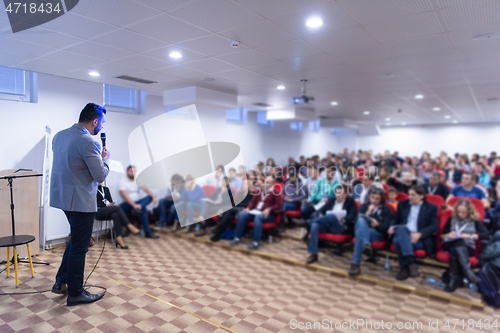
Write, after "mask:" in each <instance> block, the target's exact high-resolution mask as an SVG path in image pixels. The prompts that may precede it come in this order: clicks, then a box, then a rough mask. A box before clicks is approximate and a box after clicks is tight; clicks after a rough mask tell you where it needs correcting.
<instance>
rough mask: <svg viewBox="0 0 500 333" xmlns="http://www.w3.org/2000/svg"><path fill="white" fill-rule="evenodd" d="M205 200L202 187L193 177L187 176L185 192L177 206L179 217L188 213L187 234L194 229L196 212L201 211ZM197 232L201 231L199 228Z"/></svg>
mask: <svg viewBox="0 0 500 333" xmlns="http://www.w3.org/2000/svg"><path fill="white" fill-rule="evenodd" d="M203 198H205V192H203V190H202V189H201V187H200V185H197V184H196V183H195V181H194V177H193V176H191V175H187V176H186V181H185V182H184V190H183V191H182V194H181V197H180V199H179V202H178V203H177V204H176V205H177V210H178V214H179V216H180V215H181V214H184V213H187V217H186V223H185V225H186V229H185V232H186V233H188V232H190V231H191V229H192V224H193V223H194V222H195V221H194V215H195V213H196V212H199V211H200V209H201V203H202V199H203ZM197 230H199V228H197Z"/></svg>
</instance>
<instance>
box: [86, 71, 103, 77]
mask: <svg viewBox="0 0 500 333" xmlns="http://www.w3.org/2000/svg"><path fill="white" fill-rule="evenodd" d="M89 75H90V76H101V74H99V73H98V72H96V71H92V72H90V73H89Z"/></svg>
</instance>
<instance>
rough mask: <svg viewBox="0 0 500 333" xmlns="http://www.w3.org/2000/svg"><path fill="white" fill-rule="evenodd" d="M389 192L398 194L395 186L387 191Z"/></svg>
mask: <svg viewBox="0 0 500 333" xmlns="http://www.w3.org/2000/svg"><path fill="white" fill-rule="evenodd" d="M387 192H395V193H398V190H397V188H395V187H394V186H391V187H389V189H388V190H387Z"/></svg>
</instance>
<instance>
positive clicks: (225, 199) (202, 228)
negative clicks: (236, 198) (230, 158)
mask: <svg viewBox="0 0 500 333" xmlns="http://www.w3.org/2000/svg"><path fill="white" fill-rule="evenodd" d="M222 183H223V184H224V185H222V186H220V187H218V188H217V190H215V192H214V193H213V194H212V195H211V196H210V197H209V198H202V199H201V200H202V203H201V208H200V216H198V217H197V218H195V219H194V220H195V221H197V222H198V224H196V232H195V233H194V235H195V236H196V237H201V236H204V235H205V234H206V223H205V222H204V221H205V220H206V219H208V218H210V217H213V216H214V215H216V213H217V211H218V210H219V209H220V208H221V207H231V205H232V203H231V201H232V199H233V194H232V192H231V190H230V189H231V187H230V185H229V179H228V178H223V182H222ZM238 192H239V191H238Z"/></svg>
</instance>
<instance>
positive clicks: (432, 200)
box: [425, 194, 445, 212]
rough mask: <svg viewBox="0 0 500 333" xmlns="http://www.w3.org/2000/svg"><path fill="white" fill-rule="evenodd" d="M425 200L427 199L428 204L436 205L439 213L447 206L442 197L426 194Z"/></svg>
mask: <svg viewBox="0 0 500 333" xmlns="http://www.w3.org/2000/svg"><path fill="white" fill-rule="evenodd" d="M425 198H426V200H427V202H430V203H431V204H434V205H436V206H437V208H438V212H440V211H441V207H443V206H444V204H445V202H444V199H443V197H441V196H439V195H435V194H426V195H425Z"/></svg>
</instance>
